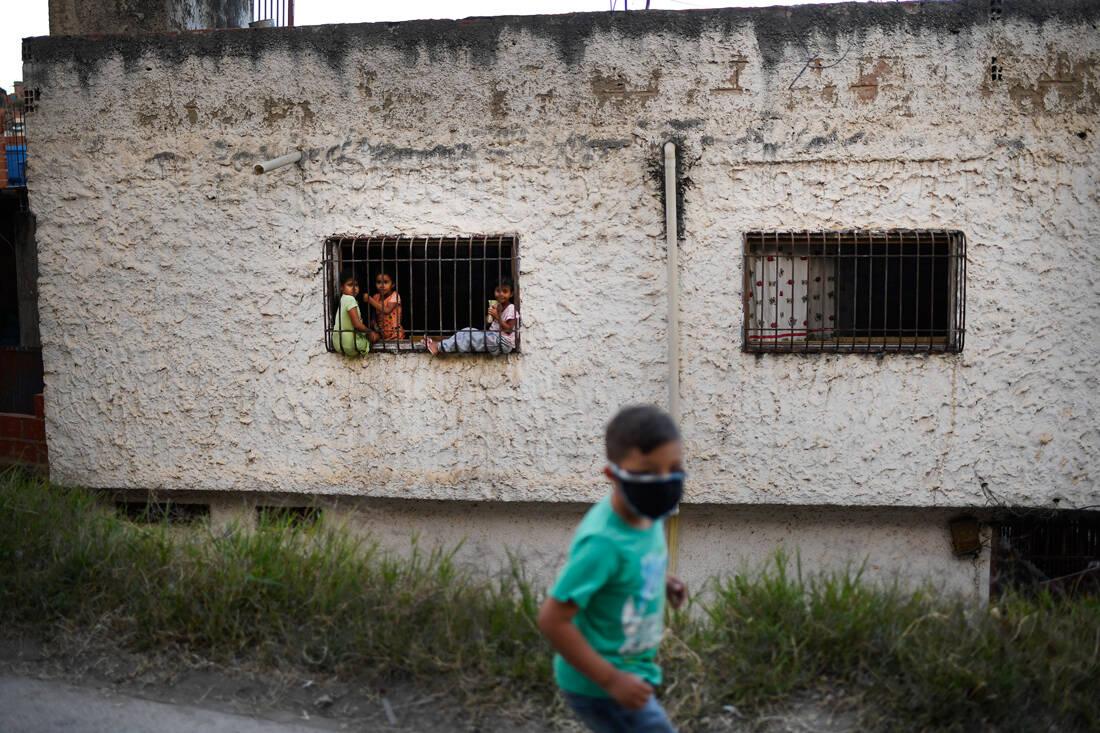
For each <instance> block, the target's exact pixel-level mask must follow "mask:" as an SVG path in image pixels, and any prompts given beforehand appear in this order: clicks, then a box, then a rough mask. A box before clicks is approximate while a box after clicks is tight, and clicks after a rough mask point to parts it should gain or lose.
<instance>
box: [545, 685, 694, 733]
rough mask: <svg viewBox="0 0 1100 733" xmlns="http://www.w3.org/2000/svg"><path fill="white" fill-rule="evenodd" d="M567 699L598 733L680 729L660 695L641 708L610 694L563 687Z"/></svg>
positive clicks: (659, 732)
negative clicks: (630, 707)
mask: <svg viewBox="0 0 1100 733" xmlns="http://www.w3.org/2000/svg"><path fill="white" fill-rule="evenodd" d="M561 694H562V695H564V696H565V702H566V703H568V704H569V707H571V708H572V709H573V712H574V713H576V714H577V717H579V718H580V719H581V721H583V722H584V724H585V725H587V726H588V727H589V728H591V729H592V730H594V731H596V733H676V729H675V728H673V727H672V722H671V721H669V719H668V716H667V715H666V714H665V709H664V708H662V707H661V703H659V702H657V696H656V695H650V696H649V699H648V700H646V704H645V705H643V706H642V708H641V709H639V710H627V709H626V708H624V707H623V706H622V705H620V704H619V703H617V702H615V701H614V700H612V699H611V698H610V697H589V696H588V695H578V694H576V693H574V692H568V691H566V690H562V691H561Z"/></svg>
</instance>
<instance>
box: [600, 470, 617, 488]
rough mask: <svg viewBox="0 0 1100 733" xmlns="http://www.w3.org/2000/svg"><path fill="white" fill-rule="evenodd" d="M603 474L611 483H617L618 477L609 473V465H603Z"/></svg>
mask: <svg viewBox="0 0 1100 733" xmlns="http://www.w3.org/2000/svg"><path fill="white" fill-rule="evenodd" d="M603 475H604V476H607V479H608V481H610V482H611V483H613V484H616V485H618V483H619V479H618V477H616V476H615V474H613V473H611V467H610V466H604V467H603Z"/></svg>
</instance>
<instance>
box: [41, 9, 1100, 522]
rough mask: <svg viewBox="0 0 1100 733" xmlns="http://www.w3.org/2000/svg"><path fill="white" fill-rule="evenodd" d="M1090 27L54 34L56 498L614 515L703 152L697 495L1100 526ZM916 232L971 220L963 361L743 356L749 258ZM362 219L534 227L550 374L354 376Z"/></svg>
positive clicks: (374, 228)
mask: <svg viewBox="0 0 1100 733" xmlns="http://www.w3.org/2000/svg"><path fill="white" fill-rule="evenodd" d="M1098 20H1100V5H1098V4H1097V3H1095V2H1077V3H1074V2H1066V3H1056V4H1055V3H1049V4H1044V5H1043V6H1042V8H1038V9H1036V8H1033V7H1030V6H1029V7H1028V8H1027V9H1023V10H1018V9H1017V5H1016V4H1009V6H1008V7H1007V8H1006V10H1005V14H1004V16H1003V17H1001V18H1000V19H998V20H990V19H989V17H988V3H984V2H975V3H928V4H912V3H907V4H883V5H873V6H867V5H855V6H826V7H796V8H789V9H785V8H778V9H777V8H772V9H761V10H751V11H748V10H746V11H738V10H728V11H704V12H689V13H663V12H661V13H640V12H636V13H628V14H623V13H619V14H614V15H610V14H595V13H593V14H585V15H570V16H554V17H542V18H504V19H489V20H477V21H470V22H416V23H402V24H371V25H359V26H331V27H313V28H297V29H278V30H263V31H248V32H234V33H212V34H198V35H187V36H171V37H156V38H152V37H145V38H132V39H110V40H109V41H96V40H91V39H33V40H30V41H27V42H26V43H25V46H24V58H25V75H26V76H27V78H28V80H29V81H28V83H29V84H32V85H34V86H36V87H39V88H40V89H41V91H42V99H41V104H40V107H39V111H37V112H35V113H34V114H32V115H31V116H30V117H29V122H28V128H29V145H30V146H31V149H33V151H34V155H33V156H32V160H31V162H30V166H29V170H28V179H29V187H30V191H31V200H32V202H33V205H34V208H35V212H36V213H37V215H38V220H39V226H38V241H39V247H40V257H41V261H40V267H41V280H40V304H41V317H42V341H43V349H44V351H43V353H44V360H45V369H46V384H47V390H46V401H47V408H46V415H47V434H48V437H49V451H50V461H51V475H52V477H53V478H54V479H55V480H57V481H60V482H63V483H82V484H86V485H92V486H110V487H135V488H166V489H220V490H234V491H276V492H301V493H311V492H324V493H330V494H331V493H337V494H341V493H342V494H349V495H360V496H370V497H395V498H418V499H464V500H492V499H500V500H507V501H552V502H557V501H562V502H583V501H589V500H591V499H593V498H595V497H597V496H599V495H600V494H601V493H602V491H603V487H602V485H601V484H600V482H599V481H597V480H596V479H597V477H598V473H597V470H596V468H597V467H598V466H599V465H600V460H601V452H602V447H601V440H600V439H599V436H600V434H601V431H602V429H603V425H604V423H605V422H606V420H607V419H608V418H609V417H610V415H611V414H612V413H613V412H614V411H615V410H616V409H617V408H618V407H619V406H621V405H622V404H624V403H628V402H635V401H642V400H646V401H655V402H663V401H664V399H665V396H666V388H665V382H664V378H665V373H666V361H665V359H666V357H665V338H666V323H667V320H666V310H665V307H666V302H665V293H666V280H665V264H664V263H665V248H664V244H663V231H662V227H663V213H662V208H661V192H660V190H659V188H658V184H657V180H658V177H659V174H660V168H659V163H660V146H661V144H662V143H663V142H664V141H666V140H668V139H670V138H675V139H677V140H678V141H679V142H680V143H681V145H682V151H683V159H684V161H683V166H682V172H681V174H682V182H683V184H684V193H683V222H682V223H683V229H684V236H683V240H682V252H681V276H682V293H683V301H682V303H681V311H680V314H679V317H680V320H681V323H682V327H683V335H682V343H683V350H682V353H681V355H680V370H681V375H682V398H681V399H682V406H683V413H684V418H683V424H684V432H685V438H686V447H687V454H688V456H689V464H688V468H689V470H690V471H691V473H692V479H691V483H690V489H689V500H690V501H695V502H702V503H709V504H808V505H884V506H898V505H910V506H981V505H986V504H988V503H991V502H992V503H996V502H1000V501H1003V502H1006V503H1009V504H1014V505H1026V506H1054V505H1059V506H1062V507H1066V506H1084V505H1094V504H1098V503H1100V489H1098V487H1097V442H1098V440H1100V431H1098V428H1097V424H1098V423H1097V416H1098V401H1100V398H1098V397H1097V395H1098V394H1100V389H1098V387H1100V384H1098V381H1100V380H1098V376H1097V368H1096V367H1097V364H1098V363H1100V345H1098V344H1100V340H1098V339H1097V338H1095V337H1096V335H1097V333H1096V317H1097V315H1098V314H1100V289H1098V283H1100V280H1098V277H1100V276H1098V274H1097V273H1098V272H1100V267H1098V265H1100V244H1098V243H1100V205H1098V204H1100V201H1098V195H1100V194H1098V187H1097V186H1096V179H1095V174H1096V170H1097V166H1098V163H1100V150H1098V147H1097V136H1098V135H1100V125H1098V124H1097V120H1098V109H1100V85H1098V82H1097V70H1098V69H1100V36H1098V35H1097V34H1096V33H1095V24H1096V23H1097V21H1098ZM994 57H996V58H997V60H998V61H997V64H998V66H1000V67H1001V68H1002V72H1001V78H1000V80H996V81H995V80H994V79H993V75H992V73H991V64H992V59H993V58H994ZM298 147H300V148H302V150H303V151H304V153H305V156H304V158H305V159H304V162H303V164H302V165H301V166H300V167H290V168H286V169H283V170H281V171H277V172H276V173H274V174H269V175H265V176H261V177H256V176H253V175H252V174H251V172H250V165H251V164H252V163H254V162H256V161H258V160H262V159H265V158H270V157H273V156H275V155H279V154H282V153H285V152H287V151H288V150H292V149H295V148H298ZM892 227H922V228H923V227H928V228H939V227H944V228H958V229H961V230H963V231H964V232H965V233H966V235H967V237H968V241H969V263H968V273H969V274H968V282H967V313H966V316H967V329H968V331H967V336H966V347H965V350H964V351H963V353H961V354H958V355H934V356H904V355H887V356H883V357H881V358H876V357H867V356H859V355H807V356H791V355H788V356H779V355H774V356H773V355H766V356H754V355H750V354H745V353H743V352H742V351H741V350H740V343H739V338H740V336H739V328H740V324H741V321H742V318H743V310H742V300H741V298H742V295H741V292H740V283H741V261H740V251H741V250H740V248H741V236H742V233H743V232H744V231H747V230H754V229H803V228H807V229H833V228H892ZM339 232H363V233H372V232H374V233H395V232H401V233H411V234H450V233H475V232H514V233H516V234H518V237H519V242H520V254H521V259H522V271H521V280H520V287H521V294H522V303H523V306H524V309H523V316H524V323H525V326H526V328H527V330H526V332H525V336H524V348H523V352H524V353H522V354H518V355H512V356H509V357H507V358H504V359H485V358H454V359H450V360H447V361H433V360H431V359H429V358H428V357H426V356H417V355H407V356H393V355H372V356H370V357H368V358H363V359H361V360H359V361H347V360H345V359H344V358H342V357H340V356H338V355H335V354H330V353H326V352H325V350H324V346H323V343H322V337H323V328H324V325H325V324H324V318H323V305H322V303H321V288H322V282H321V251H322V245H321V243H322V240H323V238H324V237H325V236H326V235H329V234H332V233H339ZM471 521H474V520H471Z"/></svg>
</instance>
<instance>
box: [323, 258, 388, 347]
mask: <svg viewBox="0 0 1100 733" xmlns="http://www.w3.org/2000/svg"><path fill="white" fill-rule="evenodd" d="M340 283H341V285H340V309H339V310H338V311H337V312H336V321H335V323H333V324H332V347H333V348H334V349H335V350H336V353H338V354H343V355H344V356H359V355H360V354H365V353H367V352H368V351H370V345H371V344H372V343H374V342H375V341H377V340H378V332H377V331H374V330H372V329H370V328H367V327H366V326H365V325H364V324H363V319H362V318H360V316H359V301H357V300H356V299H355V296H357V295H358V294H359V281H358V280H356V279H355V277H354V276H353V275H344V276H342V277H341V278H340Z"/></svg>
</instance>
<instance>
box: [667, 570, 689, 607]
mask: <svg viewBox="0 0 1100 733" xmlns="http://www.w3.org/2000/svg"><path fill="white" fill-rule="evenodd" d="M665 597H666V598H667V599H668V605H670V606H672V607H673V608H679V607H680V606H682V605H684V601H686V600H687V597H688V589H687V586H686V585H684V581H682V580H680V579H679V578H677V577H676V576H675V575H672V574H669V575H667V576H665Z"/></svg>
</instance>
